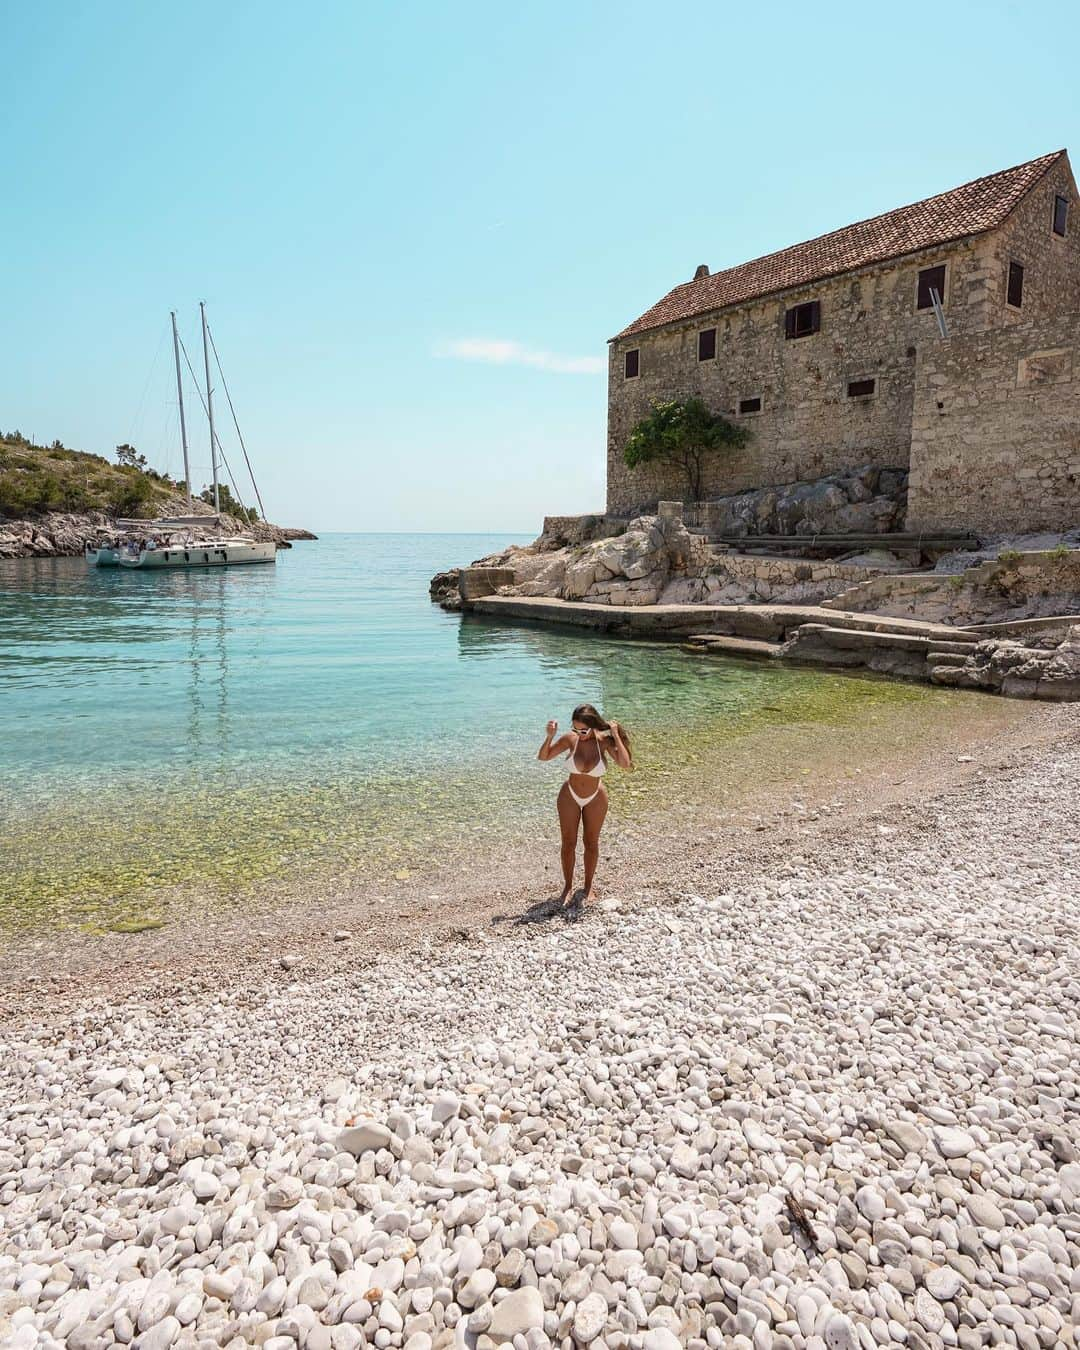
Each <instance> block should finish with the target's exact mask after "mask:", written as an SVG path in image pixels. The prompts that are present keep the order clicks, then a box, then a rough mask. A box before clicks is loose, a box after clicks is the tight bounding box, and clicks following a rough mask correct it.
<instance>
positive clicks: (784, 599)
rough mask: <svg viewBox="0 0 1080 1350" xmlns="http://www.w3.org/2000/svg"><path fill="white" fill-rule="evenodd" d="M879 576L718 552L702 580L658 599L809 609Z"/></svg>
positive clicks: (683, 583) (848, 567) (675, 586)
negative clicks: (810, 606)
mask: <svg viewBox="0 0 1080 1350" xmlns="http://www.w3.org/2000/svg"><path fill="white" fill-rule="evenodd" d="M878 575H879V573H878V572H877V570H876V569H874V568H873V567H861V566H857V565H853V564H851V563H837V562H815V561H811V560H808V559H804V558H763V557H758V556H754V555H752V554H748V553H717V554H715V555H714V557H713V561H712V562H711V563H710V564H709V566H708V570H707V572H706V573H705V575H704V576H701V577H682V578H676V579H675V580H673V581H670V582H669V583H668V585H667V587H666V588H665V590H664V592H663V595H662V597H661V598H662V600H663V602H664V603H665V604H689V605H693V604H713V605H728V604H731V605H744V604H751V605H752V604H784V605H810V604H819V603H821V602H822V601H824V600H826V599H827V598H828V597H830V596H834V595H839V594H840V593H841V592H842V591H846V590H849V589H850V588H851V587H852V586H856V585H859V584H860V583H861V582H864V581H867V580H869V579H871V578H874V577H877V576H878Z"/></svg>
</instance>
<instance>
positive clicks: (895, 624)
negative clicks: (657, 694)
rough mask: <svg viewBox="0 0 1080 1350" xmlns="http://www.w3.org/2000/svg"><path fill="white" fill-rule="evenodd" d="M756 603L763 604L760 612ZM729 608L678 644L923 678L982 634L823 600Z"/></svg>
mask: <svg viewBox="0 0 1080 1350" xmlns="http://www.w3.org/2000/svg"><path fill="white" fill-rule="evenodd" d="M760 610H768V611H770V614H769V616H768V618H767V619H766V616H764V615H760V616H759V611H760ZM732 611H733V612H732V613H731V614H730V615H723V616H721V617H722V626H721V625H718V629H717V631H712V632H708V633H693V634H691V635H689V636H688V637H687V639H686V641H685V642H684V643H683V646H684V648H685V649H686V650H687V651H696V652H701V653H703V654H705V655H712V656H743V657H753V658H756V659H768V658H770V657H778V656H782V657H783V658H784V659H785V660H786V661H798V662H805V663H806V664H814V665H819V664H821V665H829V666H846V667H854V666H862V667H864V668H866V669H867V670H873V671H879V672H881V673H883V674H889V675H894V676H901V677H903V678H908V679H917V680H929V679H930V670H931V669H932V668H934V667H936V666H950V667H951V666H956V665H962V664H963V663H964V661H965V660H966V659H967V657H968V655H969V654H970V652H971V650H972V648H973V647H974V645H975V644H976V643H977V642H979V641H980V640H981V638H982V634H980V633H977V632H974V631H972V630H970V629H966V628H954V627H950V626H949V625H947V624H940V623H928V622H925V621H923V620H919V619H903V618H893V617H891V616H889V615H883V614H867V613H854V612H851V611H844V610H831V609H827V608H825V607H824V606H806V607H799V606H795V605H788V606H781V605H771V606H755V607H746V608H743V607H739V606H732ZM714 613H715V611H714ZM762 620H765V622H764V623H763V622H762ZM725 630H726V631H725Z"/></svg>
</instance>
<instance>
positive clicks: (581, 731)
mask: <svg viewBox="0 0 1080 1350" xmlns="http://www.w3.org/2000/svg"><path fill="white" fill-rule="evenodd" d="M571 730H572V731H576V732H577V734H578V735H579V736H587V735H588V734H589V732H590V731H592V727H572V728H571Z"/></svg>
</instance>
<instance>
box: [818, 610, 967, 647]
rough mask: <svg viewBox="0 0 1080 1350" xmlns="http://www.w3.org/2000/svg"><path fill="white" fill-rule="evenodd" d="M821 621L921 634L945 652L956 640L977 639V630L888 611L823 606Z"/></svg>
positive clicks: (855, 628)
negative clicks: (888, 612)
mask: <svg viewBox="0 0 1080 1350" xmlns="http://www.w3.org/2000/svg"><path fill="white" fill-rule="evenodd" d="M821 612H822V614H823V615H824V619H823V620H817V619H816V618H815V619H814V620H811V622H819V621H823V622H825V623H826V624H827V626H828V627H830V628H847V629H851V630H853V631H860V632H870V633H896V634H898V635H899V636H902V637H922V638H927V639H934V641H935V643H936V644H937V645H940V647H941V648H942V650H943V651H944V650H945V649H946V648H947V647H948V646H949V645H951V644H953V643H959V644H962V645H964V646H965V647H966V646H970V645H971V644H972V643H975V642H978V641H979V636H978V634H977V633H972V632H969V630H968V629H966V628H953V627H951V626H950V625H949V624H945V623H931V622H929V621H928V620H924V619H902V618H895V617H893V616H892V615H890V614H874V613H873V612H871V611H867V612H866V613H863V612H861V611H859V610H842V609H836V610H833V609H825V610H822V611H821Z"/></svg>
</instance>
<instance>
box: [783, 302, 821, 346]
mask: <svg viewBox="0 0 1080 1350" xmlns="http://www.w3.org/2000/svg"><path fill="white" fill-rule="evenodd" d="M820 329H821V301H820V300H808V301H807V302H806V304H805V305H793V306H792V308H791V309H789V310H785V312H784V336H785V337H788V338H801V337H809V336H810V334H811V333H817V332H819V331H820Z"/></svg>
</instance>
